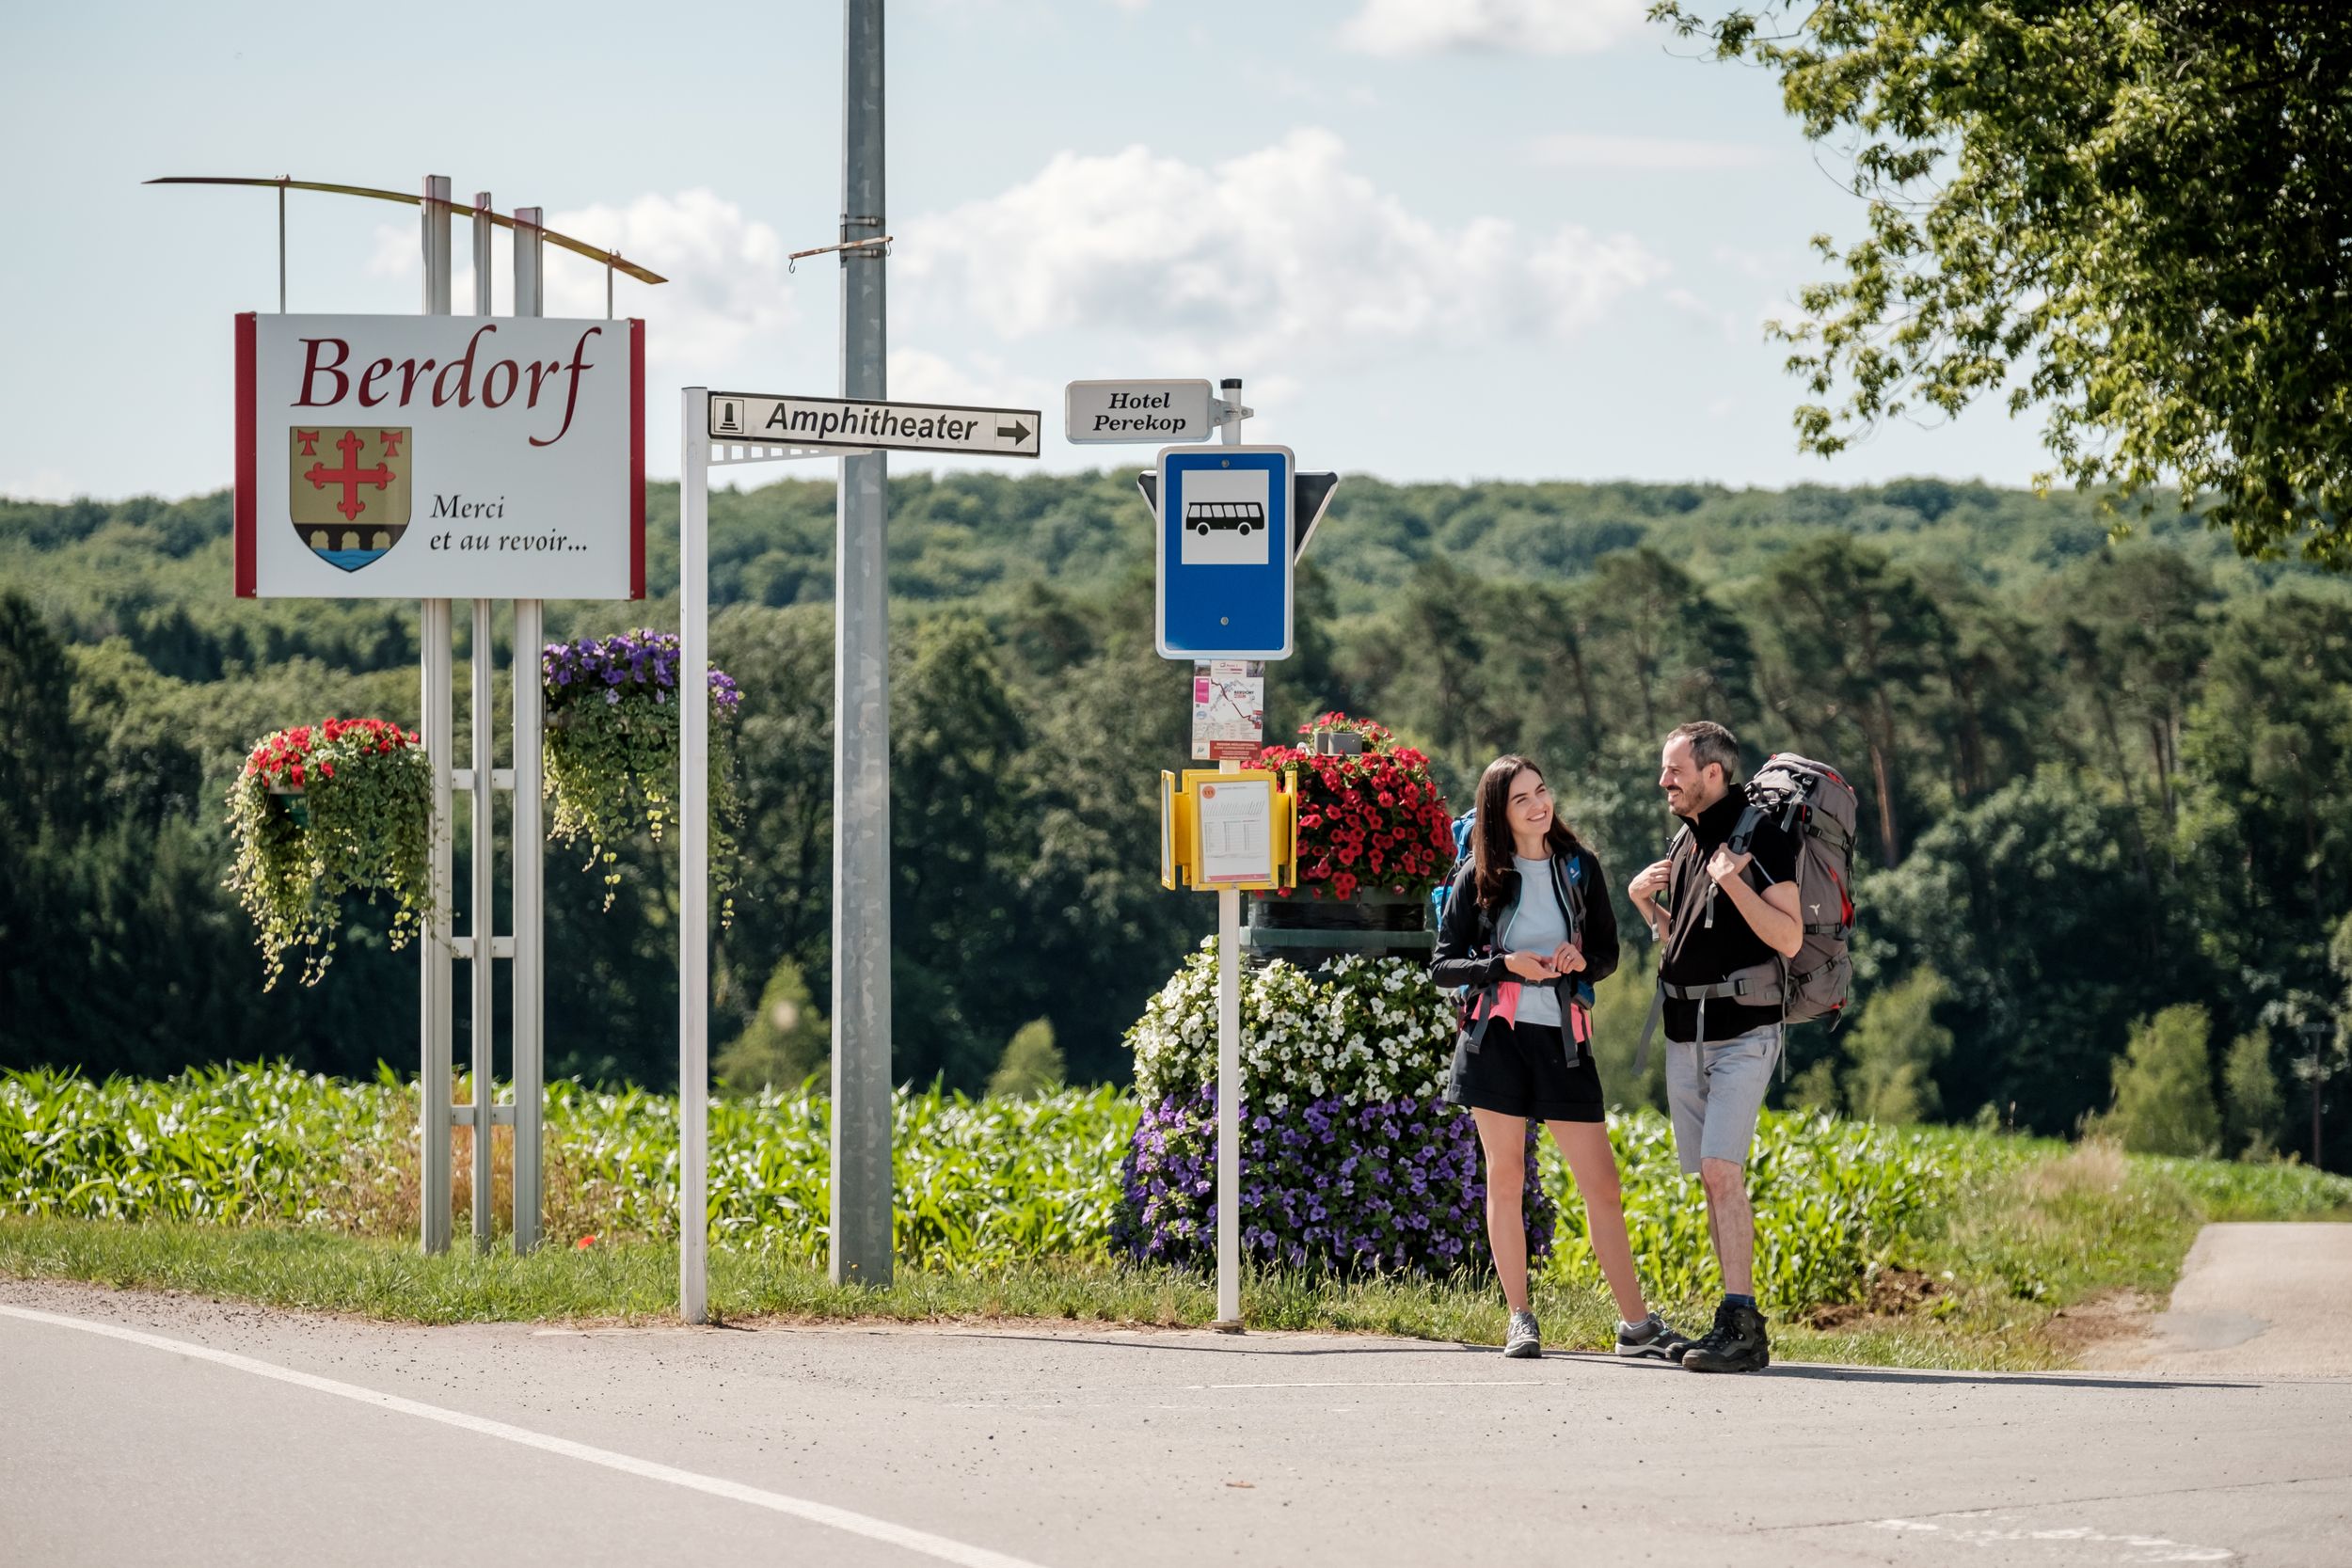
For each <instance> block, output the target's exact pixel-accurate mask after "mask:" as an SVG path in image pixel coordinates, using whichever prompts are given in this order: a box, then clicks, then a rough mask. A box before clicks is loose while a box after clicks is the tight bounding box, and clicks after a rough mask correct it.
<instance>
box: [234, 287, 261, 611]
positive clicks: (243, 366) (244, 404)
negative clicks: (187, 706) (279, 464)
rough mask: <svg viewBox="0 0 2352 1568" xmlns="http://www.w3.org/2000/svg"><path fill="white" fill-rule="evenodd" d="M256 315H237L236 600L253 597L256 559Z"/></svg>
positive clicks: (257, 498)
mask: <svg viewBox="0 0 2352 1568" xmlns="http://www.w3.org/2000/svg"><path fill="white" fill-rule="evenodd" d="M255 315H256V312H255V311H251V310H246V311H241V312H239V314H238V316H237V502H236V520H237V597H239V598H241V599H249V598H252V597H253V596H254V593H255V582H254V578H255V575H256V571H257V562H258V557H259V544H258V542H257V540H256V538H255V534H254V513H255V510H256V508H257V507H258V506H259V505H260V495H259V492H258V491H257V490H256V488H255V486H256V483H257V482H258V473H257V468H256V465H257V463H258V461H259V458H260V453H259V452H257V451H255V450H254V442H255V439H256V433H255V431H254V428H253V405H254V397H255V391H254V377H255V374H256V371H255V366H254V346H253V344H254V337H253V335H254V317H255Z"/></svg>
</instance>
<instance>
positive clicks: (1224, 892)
mask: <svg viewBox="0 0 2352 1568" xmlns="http://www.w3.org/2000/svg"><path fill="white" fill-rule="evenodd" d="M1225 388H1226V389H1227V391H1228V393H1229V394H1230V399H1229V400H1230V402H1231V403H1232V405H1233V407H1234V408H1235V409H1236V410H1238V409H1239V408H1240V406H1241V383H1240V382H1238V381H1232V380H1229V381H1227V382H1226V383H1225ZM1222 439H1223V440H1224V443H1225V444H1226V445H1227V446H1229V447H1230V446H1234V445H1237V444H1238V443H1239V442H1240V440H1241V416H1240V414H1239V413H1238V412H1236V413H1234V414H1233V415H1232V416H1231V417H1229V418H1228V419H1227V420H1225V422H1224V426H1223V431H1222ZM1217 768H1218V771H1220V772H1225V773H1238V772H1240V771H1241V764H1240V763H1238V762H1235V761H1233V760H1232V758H1230V757H1229V758H1227V759H1226V760H1225V761H1224V762H1221V763H1219V764H1218V765H1217ZM1216 1327H1217V1328H1218V1329H1220V1330H1222V1331H1224V1332H1225V1333H1228V1334H1239V1333H1240V1332H1241V890H1240V889H1238V888H1230V887H1221V888H1218V889H1217V890H1216Z"/></svg>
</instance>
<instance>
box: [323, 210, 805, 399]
mask: <svg viewBox="0 0 2352 1568" xmlns="http://www.w3.org/2000/svg"><path fill="white" fill-rule="evenodd" d="M547 222H548V228H550V229H552V230H555V231H556V232H558V233H561V234H568V235H571V236H572V237H573V238H575V239H579V240H584V241H586V242H587V243H589V244H591V245H604V246H610V247H611V248H612V249H614V250H617V251H619V252H620V253H621V254H622V255H623V256H625V257H627V258H628V260H629V261H635V262H637V263H638V264H640V265H642V266H645V267H649V268H651V269H652V270H653V271H655V272H657V273H660V275H661V276H662V277H666V278H668V279H669V281H668V282H666V283H662V284H660V285H658V286H655V285H648V284H644V283H639V282H637V281H635V280H634V279H632V278H630V277H628V276H626V275H623V276H621V277H617V278H616V279H615V280H614V292H613V313H614V314H615V315H620V316H640V317H643V318H644V322H645V337H646V350H647V355H648V357H649V359H650V360H651V363H650V365H649V366H648V368H647V369H648V373H647V380H648V382H649V383H651V384H652V385H654V386H656V387H665V386H675V385H682V384H687V383H691V382H705V383H709V384H722V383H723V381H725V380H726V379H729V378H730V374H731V372H733V374H735V375H740V374H744V373H750V372H756V371H758V370H761V369H763V368H771V367H772V366H774V365H775V364H778V363H781V362H782V360H783V356H782V354H781V344H782V341H783V340H784V339H785V338H786V337H787V336H788V335H789V333H790V332H791V329H792V328H793V327H794V326H796V325H798V324H799V323H800V321H801V316H802V312H801V310H800V309H799V306H798V303H797V298H796V296H797V295H798V293H799V292H800V291H801V290H802V289H803V288H806V289H810V290H815V291H817V292H818V295H819V296H820V297H821V298H824V299H829V298H830V295H829V294H828V293H826V291H827V288H828V284H829V283H830V281H831V279H832V277H833V269H831V268H818V270H817V271H815V272H814V273H810V274H805V275H803V276H800V277H789V276H787V272H786V261H785V258H786V251H785V245H784V242H783V240H782V239H781V238H780V237H779V236H778V235H777V233H776V231H775V230H773V229H771V228H770V227H769V226H768V225H767V224H765V223H761V222H758V221H755V220H754V219H751V218H748V217H746V216H745V215H744V213H743V209H742V208H741V207H739V206H738V205H736V204H735V203H734V202H732V201H728V200H725V199H724V198H721V197H720V196H718V195H717V194H716V193H715V192H712V191H709V190H700V189H697V190H689V191H680V192H678V193H676V194H675V195H662V194H660V193H648V194H646V195H644V196H640V197H638V198H636V199H635V200H633V201H631V202H629V203H628V204H627V205H625V206H617V207H615V206H597V207H582V208H575V209H572V210H569V211H565V212H551V213H549V214H548V218H547ZM453 229H454V230H455V233H454V240H455V249H456V250H457V252H458V262H457V266H456V268H455V276H454V277H453V279H452V284H451V289H450V297H451V299H452V300H453V301H454V302H455V304H456V307H457V309H460V310H467V309H471V304H472V300H473V267H472V264H471V259H470V253H469V251H468V248H467V246H468V243H469V235H468V234H467V232H466V225H465V222H464V220H463V219H462V218H460V219H459V221H458V222H457V223H455V224H454V225H453ZM507 255H508V251H507V248H506V243H505V236H504V235H503V234H501V236H500V237H499V241H498V260H497V261H496V263H495V264H496V267H497V269H498V270H497V277H496V288H497V295H496V301H497V304H498V306H499V308H500V309H512V308H513V307H512V304H511V302H510V300H509V298H508V294H507V279H508V278H509V277H511V276H512V273H511V272H510V270H509V268H510V266H511V263H510V262H509V261H507V259H506V258H507ZM826 260H828V261H830V260H831V258H826ZM422 265H423V262H422V259H421V254H420V251H419V249H418V245H417V231H416V230H415V228H414V227H413V226H392V225H387V226H384V227H381V228H379V229H378V230H376V242H375V249H374V253H373V256H372V257H371V258H370V260H369V262H368V268H367V270H368V271H369V273H371V274H372V275H373V276H377V277H414V276H416V275H417V273H418V272H419V271H420V270H421V267H422ZM545 276H546V279H547V313H548V315H550V316H588V317H595V316H601V315H603V314H604V297H605V296H604V285H605V277H604V269H603V268H602V267H601V266H599V265H597V264H596V262H595V261H590V260H588V259H587V258H585V257H581V256H576V255H574V254H572V253H571V252H570V251H567V250H561V249H558V248H557V247H555V246H553V245H549V246H548V247H547V250H546V261H545ZM772 373H773V371H772V368H771V375H772Z"/></svg>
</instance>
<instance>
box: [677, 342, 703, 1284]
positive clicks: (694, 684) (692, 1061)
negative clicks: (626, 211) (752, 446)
mask: <svg viewBox="0 0 2352 1568" xmlns="http://www.w3.org/2000/svg"><path fill="white" fill-rule="evenodd" d="M682 401H683V403H684V405H685V406H684V410H683V415H682V419H683V423H684V429H683V431H682V432H681V435H682V436H684V440H683V442H682V467H681V468H680V470H679V474H678V656H679V657H678V673H677V689H678V713H677V718H678V835H677V849H678V857H677V858H678V868H677V875H678V888H677V892H678V926H677V1112H678V1182H677V1222H678V1228H677V1240H678V1247H677V1264H678V1291H677V1295H678V1315H679V1316H680V1317H682V1318H684V1319H685V1320H686V1321H687V1322H688V1323H706V1322H707V1321H708V1320H709V1316H710V1300H709V1283H710V1256H709V1252H710V1209H709V1202H710V1200H709V1156H710V1110H709V1095H710V673H709V672H710V572H709V545H710V393H709V391H708V390H707V388H701V387H689V388H686V389H685V393H684V397H683V400H682Z"/></svg>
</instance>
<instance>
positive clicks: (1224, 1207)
mask: <svg viewBox="0 0 2352 1568" xmlns="http://www.w3.org/2000/svg"><path fill="white" fill-rule="evenodd" d="M1224 388H1225V391H1226V393H1227V395H1228V401H1230V402H1231V403H1232V405H1233V406H1234V407H1236V408H1238V407H1240V406H1241V383H1240V382H1238V381H1234V380H1230V379H1229V380H1228V381H1226V382H1225V384H1224ZM1221 438H1222V439H1223V441H1224V443H1225V444H1226V445H1227V446H1229V447H1230V446H1233V445H1235V444H1237V443H1238V442H1239V441H1240V440H1241V420H1240V418H1239V417H1238V416H1236V417H1235V418H1232V419H1229V420H1226V421H1225V423H1224V427H1223V430H1222V432H1221ZM1292 526H1293V527H1295V526H1297V525H1296V523H1295V521H1294V523H1293V525H1292ZM1217 771H1219V772H1221V773H1238V772H1240V771H1241V764H1240V763H1238V762H1233V761H1230V760H1228V761H1226V762H1221V763H1219V764H1217ZM1212 1326H1214V1327H1216V1328H1219V1329H1222V1330H1224V1331H1225V1332H1226V1333H1228V1334H1239V1333H1240V1332H1241V891H1240V890H1239V889H1238V888H1230V887H1221V888H1218V889H1217V890H1216V1323H1215V1324H1213V1325H1212Z"/></svg>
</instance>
